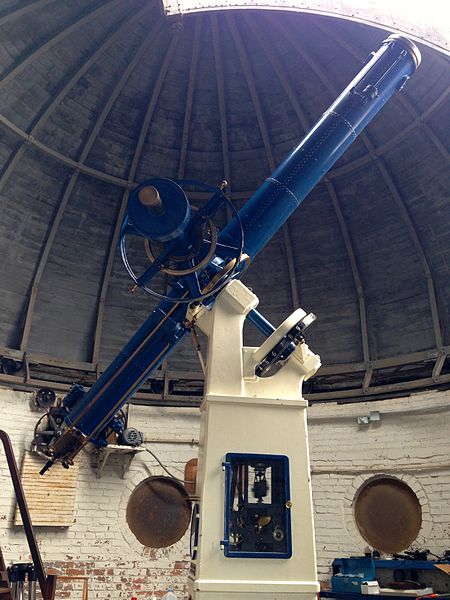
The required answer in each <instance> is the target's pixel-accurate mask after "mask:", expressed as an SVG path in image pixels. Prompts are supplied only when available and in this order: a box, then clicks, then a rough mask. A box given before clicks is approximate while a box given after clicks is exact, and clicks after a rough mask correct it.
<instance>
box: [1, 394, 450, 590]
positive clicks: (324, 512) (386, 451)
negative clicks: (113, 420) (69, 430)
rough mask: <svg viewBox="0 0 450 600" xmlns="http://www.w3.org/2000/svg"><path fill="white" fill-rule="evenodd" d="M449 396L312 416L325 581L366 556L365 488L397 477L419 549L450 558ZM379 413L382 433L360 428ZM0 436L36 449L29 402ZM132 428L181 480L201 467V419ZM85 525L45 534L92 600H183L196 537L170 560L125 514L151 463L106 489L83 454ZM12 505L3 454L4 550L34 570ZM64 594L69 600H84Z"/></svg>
mask: <svg viewBox="0 0 450 600" xmlns="http://www.w3.org/2000/svg"><path fill="white" fill-rule="evenodd" d="M449 399H450V393H449V392H441V393H438V392H430V393H424V394H417V395H414V396H412V397H410V398H403V399H396V400H390V401H384V402H375V403H374V402H371V403H370V404H368V403H364V404H349V405H339V406H337V405H336V404H330V405H328V404H327V405H319V406H314V407H313V408H311V409H310V410H309V435H310V447H311V465H312V474H313V477H312V481H313V496H314V503H315V520H316V539H317V555H318V568H319V577H320V579H321V580H327V579H328V578H329V574H330V564H331V561H332V559H333V558H334V557H336V556H340V555H344V556H345V555H349V554H355V553H360V552H362V551H363V550H364V548H365V546H366V542H365V541H364V540H363V538H362V537H361V536H360V535H359V533H358V531H357V529H356V527H355V525H354V521H353V513H352V510H353V508H352V502H353V499H354V496H355V494H356V492H357V490H358V489H359V487H360V486H361V485H362V484H363V483H364V481H365V480H367V479H369V478H371V477H373V476H374V475H377V474H380V473H386V474H389V475H392V476H396V477H399V478H400V479H402V480H403V481H405V482H406V483H408V484H409V485H410V486H411V487H412V488H413V490H414V491H415V492H416V494H417V496H418V497H419V499H420V502H421V504H422V511H423V526H422V530H421V532H420V535H419V538H418V540H417V544H416V545H417V546H422V547H423V546H425V547H427V548H430V549H431V550H432V551H433V552H436V553H439V552H441V551H443V550H444V549H446V548H448V547H449V546H450V544H449V539H450V456H449V446H450V445H449V443H448V431H449V429H450V427H449V426H450V403H449ZM370 410H372V411H373V410H378V411H380V413H381V421H380V422H378V423H376V424H370V425H368V426H358V424H357V422H356V419H357V417H358V416H364V415H368V414H369V411H370ZM0 411H1V413H0V414H1V415H2V418H1V425H0V426H1V428H2V429H5V430H7V431H8V433H9V434H10V435H11V438H12V441H13V444H14V448H15V451H16V453H17V457H18V460H19V462H20V461H21V457H22V453H23V449H24V448H27V447H29V444H30V441H31V439H32V432H33V428H34V425H35V423H36V421H37V419H38V418H39V413H38V412H36V411H35V410H34V409H33V408H32V403H31V395H30V394H25V393H20V392H13V391H10V390H7V389H0ZM130 420H131V422H130V424H131V425H133V426H136V427H138V428H139V429H140V430H141V431H143V432H144V434H145V438H146V440H147V442H148V445H149V446H150V447H151V449H152V450H153V451H154V452H155V453H156V454H157V455H158V456H159V458H160V459H161V460H162V462H163V463H164V464H165V465H166V466H167V467H168V468H169V470H171V471H173V472H174V474H175V475H182V474H183V468H184V464H185V462H186V461H187V460H189V459H190V458H192V457H194V456H196V454H197V446H196V440H197V438H198V424H199V419H198V413H197V411H195V410H192V409H162V408H144V407H136V406H133V407H132V412H131V417H130ZM82 460H83V462H82V468H81V470H80V477H79V484H78V493H77V511H76V522H75V523H74V525H73V526H71V527H69V528H54V529H53V528H42V527H39V528H37V535H38V536H39V540H40V545H41V551H42V554H43V557H44V560H45V561H47V562H48V563H49V564H51V565H52V566H54V567H56V568H57V569H58V570H59V571H60V572H64V573H66V574H68V575H81V576H87V577H89V581H90V590H91V595H90V597H91V598H97V599H99V600H100V599H106V598H112V599H117V600H129V599H130V598H131V596H132V595H135V596H137V597H138V598H149V597H151V592H152V591H153V590H154V591H155V595H156V596H157V597H160V596H162V595H163V594H164V592H165V591H166V589H167V587H168V585H173V586H174V588H175V590H176V591H177V592H178V596H179V598H185V597H186V596H185V591H186V581H187V570H188V540H187V536H186V537H185V538H184V539H183V540H182V541H180V542H179V543H177V544H176V545H175V546H173V547H171V548H169V549H164V550H151V549H148V548H143V547H142V546H141V545H140V544H139V543H138V542H137V540H136V539H135V538H134V536H133V535H132V534H131V532H130V531H129V529H128V527H127V524H126V518H125V510H126V504H127V501H128V498H129V495H130V494H131V492H132V490H133V489H134V487H135V486H136V485H137V484H138V483H139V482H140V481H142V480H143V479H145V478H146V477H148V476H149V475H151V474H153V475H160V474H163V471H162V469H161V467H159V465H158V464H157V463H156V461H155V460H154V459H153V458H152V457H151V456H150V455H149V454H147V453H141V454H139V455H137V456H136V458H135V459H134V461H133V462H132V464H131V467H130V469H129V471H128V473H127V474H126V476H125V479H121V470H122V461H123V459H122V458H121V457H112V458H111V459H110V461H109V462H108V464H107V465H106V467H105V468H104V470H103V472H102V477H101V479H97V478H96V475H95V471H94V470H93V469H92V466H91V465H92V463H93V462H95V461H94V457H92V456H90V455H88V454H83V459H82ZM13 511H14V500H13V494H12V486H11V484H10V482H9V479H8V476H7V472H6V462H5V459H4V455H3V452H0V540H1V541H0V544H1V546H2V548H3V551H4V554H5V557H6V559H7V560H14V561H15V562H17V561H19V560H26V559H27V558H28V552H27V548H26V544H25V538H24V535H23V533H22V532H21V530H20V528H17V527H14V526H13V525H12V521H13ZM69 587H70V586H66V588H65V591H64V595H60V597H70V598H77V597H78V598H79V597H80V593H79V592H78V591H77V590H79V588H80V585H79V584H74V585H73V588H74V590H75V591H72V592H71V591H70V589H69Z"/></svg>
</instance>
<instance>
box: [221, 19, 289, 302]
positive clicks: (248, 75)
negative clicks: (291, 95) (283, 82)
mask: <svg viewBox="0 0 450 600" xmlns="http://www.w3.org/2000/svg"><path fill="white" fill-rule="evenodd" d="M225 18H226V21H227V24H228V27H229V28H230V31H231V35H232V37H233V41H234V44H235V47H236V50H237V53H238V55H239V60H240V62H241V66H242V70H243V71H244V75H245V79H246V82H247V85H248V89H249V92H250V96H251V98H252V103H253V106H254V109H255V113H256V117H257V120H258V125H259V131H260V133H261V137H262V140H263V144H264V150H265V154H266V158H267V162H268V165H269V169H270V172H273V171H274V170H275V167H276V164H275V160H274V158H273V153H272V147H271V144H270V139H269V131H268V128H267V124H266V119H265V116H264V114H263V111H262V107H261V102H260V99H259V96H258V92H257V90H256V85H255V80H254V77H253V73H252V68H251V66H250V63H249V60H248V58H247V55H246V52H245V48H244V45H243V43H242V38H241V35H240V33H239V31H238V28H237V25H236V20H235V18H234V17H233V16H232V15H231V14H230V13H227V14H226V15H225ZM281 232H282V235H283V242H284V249H285V253H286V262H287V267H288V273H289V281H290V285H291V295H292V307H293V308H298V306H299V304H300V301H299V294H298V283H297V276H296V273H295V265H294V256H293V250H292V242H291V238H290V235H289V229H288V226H287V224H285V225H283V227H282V228H281Z"/></svg>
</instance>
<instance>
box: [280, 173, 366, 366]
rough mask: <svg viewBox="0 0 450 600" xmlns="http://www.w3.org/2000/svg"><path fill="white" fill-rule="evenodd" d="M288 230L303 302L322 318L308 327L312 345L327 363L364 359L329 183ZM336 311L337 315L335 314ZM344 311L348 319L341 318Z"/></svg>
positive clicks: (318, 190) (353, 293)
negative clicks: (318, 224) (327, 187)
mask: <svg viewBox="0 0 450 600" xmlns="http://www.w3.org/2000/svg"><path fill="white" fill-rule="evenodd" d="M317 223H320V227H318V226H317V225H316V224H317ZM289 231H290V235H291V241H292V244H293V247H294V248H295V252H294V262H295V270H296V273H297V278H298V281H299V294H300V304H301V306H302V308H303V309H304V310H306V311H307V312H313V313H314V314H315V315H316V316H317V317H318V319H317V321H316V322H315V323H314V325H313V326H312V327H311V330H310V331H308V340H309V341H310V342H311V346H313V344H314V349H315V351H317V352H318V353H319V354H321V356H322V361H323V363H324V364H327V363H330V361H331V360H333V362H337V363H345V362H352V361H359V360H361V358H362V357H361V355H360V351H361V349H360V344H359V337H360V323H359V309H358V303H357V296H356V289H355V284H354V281H353V276H352V272H351V268H350V263H349V260H348V255H347V252H346V249H345V246H344V241H343V237H342V234H341V232H340V230H339V226H338V222H337V218H336V214H335V212H334V209H333V206H332V203H331V200H330V197H329V194H328V192H327V190H326V188H325V186H323V185H320V186H318V187H316V189H315V190H314V191H313V192H312V193H311V194H310V195H309V197H308V198H307V199H306V200H305V201H304V202H303V204H302V205H301V206H300V208H298V209H297V213H296V215H295V223H294V222H292V221H290V222H289ZM318 272H320V273H323V277H320V278H318V277H317V273H318ZM337 314H339V319H337V318H336V316H335V315H337ZM344 314H345V319H344V318H341V316H342V315H344ZM333 320H334V321H335V322H334V325H333V326H332V331H330V323H331V322H332V321H333ZM352 339H353V342H355V340H358V341H357V342H356V343H351V340H352ZM333 348H334V350H333ZM331 357H333V358H331Z"/></svg>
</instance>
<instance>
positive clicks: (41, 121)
mask: <svg viewBox="0 0 450 600" xmlns="http://www.w3.org/2000/svg"><path fill="white" fill-rule="evenodd" d="M51 1H53V0H51ZM149 10H150V6H149V5H148V6H144V7H143V8H141V10H139V11H138V12H134V11H133V16H131V17H130V18H129V19H126V20H125V21H124V22H123V23H122V25H121V26H120V27H117V24H116V23H114V25H113V27H112V29H111V31H110V33H109V34H108V35H107V36H106V38H105V39H104V40H103V41H102V43H101V44H100V46H98V47H97V48H96V50H95V51H94V52H93V53H92V54H91V56H90V57H89V58H88V59H87V60H85V61H83V63H82V64H81V66H80V68H79V69H78V70H77V71H76V72H75V73H74V75H72V77H71V78H70V79H69V81H67V83H65V84H63V86H62V87H61V88H60V90H59V92H58V93H57V94H56V95H55V96H53V98H52V99H51V101H50V102H49V103H48V104H47V106H46V107H45V108H44V109H43V111H42V112H41V114H40V115H38V116H37V117H36V119H35V123H34V125H33V126H32V127H31V130H30V132H29V135H30V136H32V138H34V137H35V136H36V135H37V134H38V133H39V131H40V130H41V129H42V128H43V127H44V125H45V124H46V123H47V121H48V119H49V118H50V117H51V115H52V114H53V111H54V110H55V109H56V108H57V107H58V106H59V105H60V104H61V102H62V101H63V100H64V98H65V97H66V96H67V95H68V94H69V92H70V91H71V90H72V89H73V87H74V86H75V85H76V84H77V83H78V82H79V80H80V79H81V78H82V77H83V75H85V74H86V73H87V71H88V70H89V69H90V68H91V67H92V65H94V64H95V62H96V61H97V60H98V59H99V58H100V56H101V55H102V54H103V53H104V52H106V51H107V50H108V48H110V47H111V46H112V44H114V42H116V41H117V39H118V38H119V37H120V35H122V34H123V32H124V31H126V30H127V29H128V28H129V27H130V26H131V25H132V24H133V23H134V21H135V20H136V19H138V18H141V17H142V16H143V15H144V14H145V13H146V12H148V11H149ZM27 142H29V140H28V139H24V140H23V141H22V143H21V144H20V145H19V146H18V148H17V149H16V150H15V151H14V152H13V153H12V154H11V157H10V159H9V161H8V163H7V165H6V166H5V168H4V170H3V171H2V174H1V176H0V193H1V191H2V189H3V188H4V186H5V184H6V182H7V181H8V179H9V177H10V175H11V173H12V172H13V170H14V169H15V167H16V166H17V164H18V161H19V160H20V158H21V157H22V156H23V154H24V152H25V151H26V147H27Z"/></svg>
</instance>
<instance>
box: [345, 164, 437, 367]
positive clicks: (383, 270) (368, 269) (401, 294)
mask: <svg viewBox="0 0 450 600" xmlns="http://www.w3.org/2000/svg"><path fill="white" fill-rule="evenodd" d="M336 190H337V193H338V196H339V198H340V199H341V203H342V210H343V213H344V216H345V219H346V222H347V224H348V226H349V231H350V234H351V236H352V239H353V245H354V251H355V255H356V258H357V261H358V265H359V266H360V268H361V273H362V281H363V288H364V291H365V293H367V297H368V300H367V312H368V318H369V321H370V327H369V329H370V331H371V333H372V340H371V341H372V346H373V348H372V349H373V352H374V357H376V358H383V357H386V356H391V355H392V353H393V352H397V353H400V352H401V348H410V347H412V346H414V345H415V346H416V347H417V346H419V347H418V348H417V349H420V350H423V349H427V348H430V347H433V345H434V343H433V334H432V322H431V312H430V306H429V298H428V294H427V286H426V279H425V275H424V272H423V270H422V269H421V265H420V260H419V257H418V255H417V252H416V250H415V248H414V246H413V243H412V241H411V237H410V235H409V233H408V230H407V228H406V227H405V223H404V221H403V220H402V217H401V213H400V211H399V209H398V207H397V206H396V204H395V202H394V200H393V198H392V194H391V193H390V191H389V190H388V189H387V187H385V186H383V184H382V183H381V182H380V175H379V172H378V170H377V168H376V167H375V166H374V165H372V166H368V167H366V168H365V169H364V173H359V174H358V175H357V176H355V174H353V175H352V176H351V178H350V176H346V177H343V178H340V179H339V180H338V181H336ZM411 312H415V318H414V319H411V318H410V313H411ZM391 313H392V315H393V316H392V318H391V317H390V314H391ZM418 331H420V332H421V339H420V341H418V340H417V339H416V338H417V332H418ZM408 351H409V350H408Z"/></svg>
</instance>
